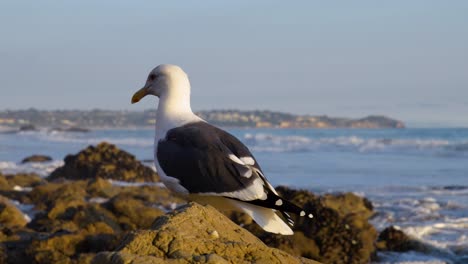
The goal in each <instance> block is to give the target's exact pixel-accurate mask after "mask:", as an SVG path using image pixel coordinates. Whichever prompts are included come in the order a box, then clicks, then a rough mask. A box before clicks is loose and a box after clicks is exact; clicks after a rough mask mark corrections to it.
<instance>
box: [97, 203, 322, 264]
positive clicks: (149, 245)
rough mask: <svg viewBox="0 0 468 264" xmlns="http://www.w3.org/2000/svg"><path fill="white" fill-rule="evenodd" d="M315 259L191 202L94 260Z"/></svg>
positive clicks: (127, 237) (284, 261)
mask: <svg viewBox="0 0 468 264" xmlns="http://www.w3.org/2000/svg"><path fill="white" fill-rule="evenodd" d="M162 262H165V263H166V262H167V263H317V262H315V261H312V260H309V259H305V258H300V257H295V256H292V255H290V254H288V253H286V252H283V251H281V250H278V249H274V248H270V247H268V246H266V245H265V244H264V243H263V242H261V241H260V240H259V239H258V238H256V237H255V236H253V235H252V234H250V233H249V232H247V231H246V230H244V229H243V228H241V227H239V226H238V225H236V224H234V223H233V222H231V221H230V220H229V219H227V218H226V217H225V216H224V215H223V214H221V213H219V212H218V211H216V209H214V208H212V207H211V206H201V205H198V204H195V203H190V204H189V205H186V206H184V207H182V208H180V209H179V210H177V211H176V212H174V213H171V214H168V215H164V216H161V217H159V218H158V219H156V221H155V222H154V224H153V226H152V228H151V229H150V230H140V231H136V232H132V233H130V234H128V235H127V236H126V237H125V238H124V239H123V240H122V242H121V244H120V245H119V246H118V247H117V249H116V250H115V251H113V252H101V253H99V254H97V256H96V257H95V258H94V259H93V263H102V264H105V263H109V264H110V263H162Z"/></svg>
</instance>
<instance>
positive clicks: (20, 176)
mask: <svg viewBox="0 0 468 264" xmlns="http://www.w3.org/2000/svg"><path fill="white" fill-rule="evenodd" d="M5 177H6V180H7V181H8V183H9V185H10V186H11V187H12V188H13V187H15V186H20V187H35V186H37V185H40V184H44V183H46V181H45V180H44V179H43V178H42V177H41V176H39V175H37V174H35V173H17V174H11V175H5Z"/></svg>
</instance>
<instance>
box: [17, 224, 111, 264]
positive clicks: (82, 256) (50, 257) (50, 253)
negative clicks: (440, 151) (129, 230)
mask: <svg viewBox="0 0 468 264" xmlns="http://www.w3.org/2000/svg"><path fill="white" fill-rule="evenodd" d="M96 229H100V230H101V231H100V233H98V234H96V233H95V232H94V230H96ZM119 238H120V237H119V236H118V235H115V234H112V233H109V232H106V227H105V226H104V227H101V226H97V227H94V228H93V229H92V230H91V231H90V230H89V228H88V227H85V228H84V229H83V230H81V231H80V232H69V231H58V232H55V233H53V234H49V235H45V236H44V235H43V236H42V237H39V238H38V237H36V238H34V239H32V241H31V242H30V243H29V245H27V246H26V249H25V253H26V255H27V257H28V258H29V259H30V260H31V262H33V263H90V262H91V259H92V257H94V255H95V253H97V252H100V251H105V250H110V249H112V248H113V247H115V245H116V242H117V241H119Z"/></svg>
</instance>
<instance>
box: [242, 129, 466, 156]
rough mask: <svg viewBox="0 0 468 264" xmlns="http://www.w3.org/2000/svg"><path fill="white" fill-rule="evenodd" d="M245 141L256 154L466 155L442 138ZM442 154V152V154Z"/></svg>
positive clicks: (267, 137)
mask: <svg viewBox="0 0 468 264" xmlns="http://www.w3.org/2000/svg"><path fill="white" fill-rule="evenodd" d="M244 142H246V143H247V144H248V145H249V146H251V147H252V149H254V150H256V151H271V152H301V151H314V150H337V149H338V150H340V151H342V150H347V151H358V152H379V151H407V152H411V151H418V152H420V151H427V150H433V151H441V152H467V153H468V142H462V143H454V142H450V141H448V140H442V139H391V138H362V137H358V136H339V137H320V138H312V137H305V136H291V135H287V136H278V135H273V134H264V133H257V134H250V133H248V134H245V135H244ZM441 154H443V153H441Z"/></svg>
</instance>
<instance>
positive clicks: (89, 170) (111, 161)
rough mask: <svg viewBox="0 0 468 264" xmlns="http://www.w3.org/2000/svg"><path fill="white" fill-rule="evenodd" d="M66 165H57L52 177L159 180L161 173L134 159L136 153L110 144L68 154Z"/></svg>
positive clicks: (102, 144)
mask: <svg viewBox="0 0 468 264" xmlns="http://www.w3.org/2000/svg"><path fill="white" fill-rule="evenodd" d="M64 161H65V165H63V166H62V167H60V168H57V169H56V170H55V171H53V172H52V174H51V175H50V176H49V177H48V179H49V180H55V179H58V178H66V179H73V180H80V179H92V178H97V177H100V178H104V179H114V180H121V181H129V182H156V181H159V177H158V175H157V174H156V173H155V172H154V171H153V170H152V169H151V168H149V167H146V166H144V165H143V164H141V162H139V161H138V160H136V159H135V156H133V155H131V154H130V153H128V152H125V151H123V150H120V149H118V148H117V147H116V146H115V145H112V144H109V143H105V142H103V143H100V144H98V145H97V146H89V147H88V148H86V149H84V150H82V151H81V152H79V153H78V154H76V155H68V156H67V157H65V160H64Z"/></svg>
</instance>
